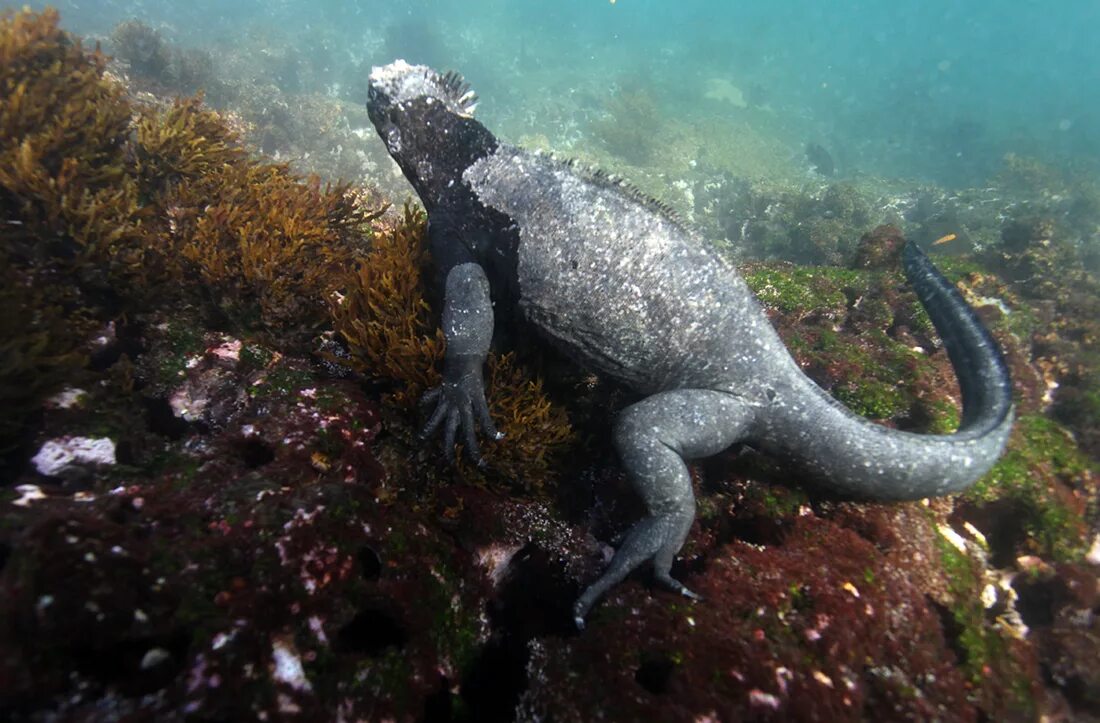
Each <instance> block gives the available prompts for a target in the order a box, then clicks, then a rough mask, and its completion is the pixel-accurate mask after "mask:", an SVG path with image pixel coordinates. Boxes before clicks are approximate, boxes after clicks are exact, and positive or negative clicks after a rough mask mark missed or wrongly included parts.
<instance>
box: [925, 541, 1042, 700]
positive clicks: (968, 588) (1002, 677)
mask: <svg viewBox="0 0 1100 723" xmlns="http://www.w3.org/2000/svg"><path fill="white" fill-rule="evenodd" d="M936 544H937V547H938V549H939V553H940V564H941V565H942V566H943V570H944V573H945V577H946V580H947V583H948V592H949V593H950V595H951V602H950V604H949V606H948V608H949V612H950V614H951V617H952V619H953V620H954V622H955V624H956V625H957V626H958V628H957V637H956V652H957V653H958V654H959V656H960V658H961V659H960V661H959V663H960V665H961V667H962V669H963V671H964V672H965V673H966V676H967V678H969V680H970V683H971V684H972V685H973V686H974V687H975V689H976V693H977V695H978V697H980V698H982V699H984V702H983V705H982V707H983V708H985V709H987V710H988V709H989V708H990V706H992V707H993V708H995V709H1001V710H1011V711H1013V712H1014V713H1019V714H1021V715H1020V719H1021V720H1030V719H1032V718H1033V717H1034V714H1035V709H1036V701H1035V697H1034V695H1033V694H1032V690H1031V681H1032V678H1031V675H1030V673H1029V671H1027V670H1026V669H1024V668H1023V666H1022V665H1021V663H1020V661H1019V660H1018V659H1017V658H1016V656H1014V655H1013V654H1012V650H1011V638H1010V637H1009V636H1010V633H1009V632H1008V631H1007V630H1006V629H1005V628H1004V627H1003V626H1002V625H1000V624H998V623H994V622H990V621H989V620H988V619H987V617H986V610H985V607H984V606H983V604H982V598H981V590H982V587H983V581H982V578H981V574H980V564H979V562H978V561H977V560H976V559H974V558H972V557H971V556H970V555H968V554H966V553H965V552H962V551H961V550H959V549H958V548H957V547H955V546H954V545H953V544H952V543H951V542H949V541H948V540H947V539H946V538H944V537H943V536H942V535H937V536H936ZM1005 694H1007V695H1008V696H1010V697H1009V699H1008V700H1004V699H1003V697H1004V695H1005Z"/></svg>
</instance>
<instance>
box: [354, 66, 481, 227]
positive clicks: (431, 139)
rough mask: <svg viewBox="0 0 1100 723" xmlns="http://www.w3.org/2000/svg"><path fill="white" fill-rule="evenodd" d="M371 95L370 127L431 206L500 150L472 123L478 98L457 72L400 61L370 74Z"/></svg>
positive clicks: (369, 101) (475, 122) (378, 68)
mask: <svg viewBox="0 0 1100 723" xmlns="http://www.w3.org/2000/svg"><path fill="white" fill-rule="evenodd" d="M369 93H370V95H369V98H368V100H367V113H368V114H369V115H370V119H371V122H372V123H374V127H375V129H377V131H378V135H380V136H381V137H382V140H383V142H385V144H386V148H387V149H388V150H389V152H390V155H391V156H393V158H394V160H395V161H397V163H398V165H400V166H401V170H402V171H404V173H405V177H406V178H408V179H409V181H410V182H411V183H412V184H413V186H414V187H415V188H416V190H417V192H418V193H419V194H420V197H421V200H422V201H424V203H425V205H427V206H429V207H430V206H431V204H432V203H434V202H436V201H438V200H439V198H440V194H442V193H444V192H445V189H447V188H450V187H452V186H454V185H455V184H456V183H458V182H460V181H461V178H462V173H463V171H465V170H466V168H468V167H469V166H470V165H472V164H473V163H474V162H475V161H477V160H478V159H479V158H481V157H483V156H485V155H486V154H488V153H490V152H491V151H492V150H493V149H495V148H496V145H497V142H496V139H495V138H494V137H493V135H492V134H491V133H490V132H489V131H488V130H486V128H485V127H484V126H483V125H481V124H480V123H479V122H477V121H476V120H474V117H473V112H474V108H475V106H476V105H477V96H476V95H474V93H473V91H471V90H470V89H469V86H468V85H467V84H466V83H465V82H464V81H463V80H462V78H461V76H459V75H458V74H456V73H446V74H441V73H438V72H436V71H435V70H432V69H431V68H429V67H427V66H425V65H409V64H408V63H406V62H405V61H404V60H397V61H394V62H393V63H390V64H389V65H384V66H380V67H375V68H373V69H372V70H371V74H370V91H369Z"/></svg>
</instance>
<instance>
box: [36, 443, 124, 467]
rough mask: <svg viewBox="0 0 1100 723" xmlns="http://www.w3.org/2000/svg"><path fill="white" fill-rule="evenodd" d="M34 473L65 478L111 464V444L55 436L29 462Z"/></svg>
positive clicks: (113, 451)
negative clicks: (32, 466) (32, 465)
mask: <svg viewBox="0 0 1100 723" xmlns="http://www.w3.org/2000/svg"><path fill="white" fill-rule="evenodd" d="M31 463H32V464H34V468H35V470H37V472H38V474H40V475H44V476H46V477H65V476H67V475H71V474H73V473H74V472H78V471H82V472H85V473H86V472H88V471H90V470H92V469H94V468H96V467H107V466H111V465H114V464H115V463H116V462H115V442H114V440H112V439H110V438H109V437H101V438H98V439H96V438H91V437H59V438H57V439H51V440H49V441H47V442H46V443H45V444H43V445H42V447H41V448H40V449H39V450H38V453H37V454H35V455H34V457H33V458H32V459H31Z"/></svg>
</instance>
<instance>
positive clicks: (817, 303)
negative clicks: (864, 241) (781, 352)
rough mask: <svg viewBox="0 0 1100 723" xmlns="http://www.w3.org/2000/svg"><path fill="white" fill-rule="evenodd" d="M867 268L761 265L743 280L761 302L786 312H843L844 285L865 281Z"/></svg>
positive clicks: (845, 300) (856, 284) (864, 282)
mask: <svg viewBox="0 0 1100 723" xmlns="http://www.w3.org/2000/svg"><path fill="white" fill-rule="evenodd" d="M867 275H868V272H866V271H858V270H854V269H841V268H834V267H830V266H799V267H793V266H792V267H760V268H757V269H753V270H750V271H749V272H748V273H747V274H745V281H746V282H747V283H748V285H749V288H751V289H752V290H753V293H755V294H756V297H757V298H758V299H759V300H760V303H762V304H764V305H765V306H767V307H771V308H774V309H777V310H779V311H781V312H784V313H788V314H807V313H810V312H814V311H818V312H820V311H825V310H834V311H837V312H842V311H843V310H844V309H846V308H847V306H848V297H847V295H845V293H844V291H843V289H844V288H845V287H846V286H857V287H862V286H865V285H866V279H867Z"/></svg>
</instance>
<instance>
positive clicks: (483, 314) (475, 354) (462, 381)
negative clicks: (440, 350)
mask: <svg viewBox="0 0 1100 723" xmlns="http://www.w3.org/2000/svg"><path fill="white" fill-rule="evenodd" d="M443 336H444V337H445V338H446V340H447V351H446V353H445V355H444V358H443V384H441V385H440V386H438V387H436V388H435V389H432V390H431V391H430V392H428V393H427V394H425V395H424V398H423V400H421V401H422V403H425V404H432V403H434V404H435V405H436V406H435V411H434V412H433V413H432V416H431V418H430V419H429V420H428V423H427V424H426V425H424V429H423V430H422V431H421V432H420V436H421V437H422V438H424V439H427V438H428V437H430V436H431V435H433V434H434V433H435V432H436V430H438V429H439V428H440V427H441V426H442V427H443V452H444V454H445V455H446V456H447V460H448V461H451V462H453V461H454V456H455V439H456V437H457V435H458V432H459V430H461V431H462V434H463V441H464V445H465V448H466V453H467V454H468V455H469V456H470V459H472V460H473V461H474V462H476V463H477V464H478V466H483V465H484V463H485V462H484V460H483V459H482V457H481V452H480V450H479V449H478V444H477V433H476V431H475V429H474V426H475V423H474V418H475V417H476V418H477V422H478V423H479V424H480V426H481V429H482V431H484V432H485V434H487V435H489V436H490V437H491V438H493V439H501V438H503V436H504V435H502V434H500V433H499V432H498V431H497V430H496V427H495V426H494V425H493V420H492V418H491V417H490V416H489V405H488V404H487V403H486V401H485V381H484V377H483V375H482V367H483V365H484V364H485V358H486V356H488V354H489V345H490V344H491V343H492V340H493V305H492V301H491V300H490V297H489V280H488V279H487V278H486V276H485V271H484V270H482V268H481V267H480V266H478V265H477V264H475V263H472V262H468V263H463V264H458V265H457V266H454V267H453V268H452V269H451V270H450V271H449V272H448V273H447V281H446V290H445V292H444V302H443Z"/></svg>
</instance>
